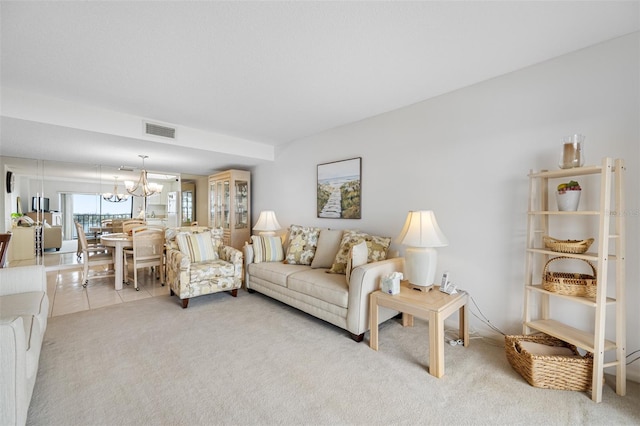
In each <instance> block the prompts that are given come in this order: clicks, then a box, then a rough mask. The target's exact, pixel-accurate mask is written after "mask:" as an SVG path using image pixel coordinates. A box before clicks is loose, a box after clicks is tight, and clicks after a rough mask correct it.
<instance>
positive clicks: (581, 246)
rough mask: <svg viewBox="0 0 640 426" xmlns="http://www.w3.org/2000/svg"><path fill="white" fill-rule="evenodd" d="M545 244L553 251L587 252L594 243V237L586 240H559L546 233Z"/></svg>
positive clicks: (543, 238) (543, 239)
mask: <svg viewBox="0 0 640 426" xmlns="http://www.w3.org/2000/svg"><path fill="white" fill-rule="evenodd" d="M542 241H543V242H544V246H545V247H546V248H548V249H549V250H551V251H557V252H559V253H575V254H581V253H586V251H587V250H589V247H591V244H593V238H589V239H586V240H558V239H556V238H553V237H550V236H548V235H545V236H543V237H542Z"/></svg>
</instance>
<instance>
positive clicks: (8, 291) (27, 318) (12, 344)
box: [0, 265, 49, 425]
mask: <svg viewBox="0 0 640 426" xmlns="http://www.w3.org/2000/svg"><path fill="white" fill-rule="evenodd" d="M48 314H49V299H48V297H47V279H46V275H45V270H44V266H42V265H37V266H24V267H16V268H1V269H0V425H24V424H25V423H26V421H27V412H28V410H29V403H30V402H31V395H32V394H33V387H34V385H35V383H36V374H37V373H38V363H39V361H40V348H41V347H42V340H43V338H44V332H45V330H46V328H47V315H48Z"/></svg>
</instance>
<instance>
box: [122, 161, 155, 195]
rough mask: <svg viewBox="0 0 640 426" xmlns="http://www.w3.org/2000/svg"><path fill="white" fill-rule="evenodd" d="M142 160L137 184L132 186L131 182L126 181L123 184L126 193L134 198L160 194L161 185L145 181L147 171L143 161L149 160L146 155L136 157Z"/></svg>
mask: <svg viewBox="0 0 640 426" xmlns="http://www.w3.org/2000/svg"><path fill="white" fill-rule="evenodd" d="M138 157H140V158H142V171H141V172H140V179H138V183H136V184H134V183H133V181H131V180H127V181H125V182H124V185H125V187H126V188H127V192H128V193H129V194H131V195H133V196H136V197H148V196H149V195H153V194H157V193H159V192H162V185H160V184H157V183H154V182H149V181H148V180H147V171H146V170H145V168H144V159H145V158H149V156H148V155H138Z"/></svg>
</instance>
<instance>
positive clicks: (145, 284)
mask: <svg viewBox="0 0 640 426" xmlns="http://www.w3.org/2000/svg"><path fill="white" fill-rule="evenodd" d="M36 262H41V263H43V264H44V265H45V270H46V271H47V290H48V294H49V317H55V316H58V315H66V314H71V313H74V312H79V311H86V310H89V309H97V308H102V307H104V306H108V305H114V304H117V303H124V302H130V301H132V300H139V299H144V298H147V297H154V296H160V295H166V294H169V287H168V286H162V285H161V284H160V280H159V279H156V278H155V276H154V275H153V274H152V273H151V272H149V271H148V270H147V269H140V270H138V287H140V291H136V290H135V289H134V288H133V283H131V285H126V284H125V285H123V286H122V287H123V288H122V290H118V291H116V290H115V289H114V282H113V281H114V278H113V276H110V277H100V278H94V279H91V280H89V284H88V285H87V288H83V287H82V270H81V268H82V263H81V262H79V261H78V258H77V257H76V254H75V253H61V254H60V253H57V252H51V251H47V252H45V255H44V256H41V257H39V258H37V259H36V260H29V261H17V262H11V264H10V265H9V267H14V266H24V265H33V264H35V263H36ZM92 274H104V275H106V274H107V272H106V271H100V270H95V272H94V271H92ZM130 275H131V273H130Z"/></svg>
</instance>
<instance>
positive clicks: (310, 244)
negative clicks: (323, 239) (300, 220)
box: [285, 225, 320, 265]
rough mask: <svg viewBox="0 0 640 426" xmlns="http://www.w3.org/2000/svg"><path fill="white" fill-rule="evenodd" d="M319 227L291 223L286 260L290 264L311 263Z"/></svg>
mask: <svg viewBox="0 0 640 426" xmlns="http://www.w3.org/2000/svg"><path fill="white" fill-rule="evenodd" d="M319 235H320V228H314V227H310V226H299V225H291V227H290V228H289V244H288V246H287V256H286V258H285V260H286V262H287V263H289V264H291V265H311V262H312V261H313V257H314V256H315V254H316V247H317V246H318V236H319Z"/></svg>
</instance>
